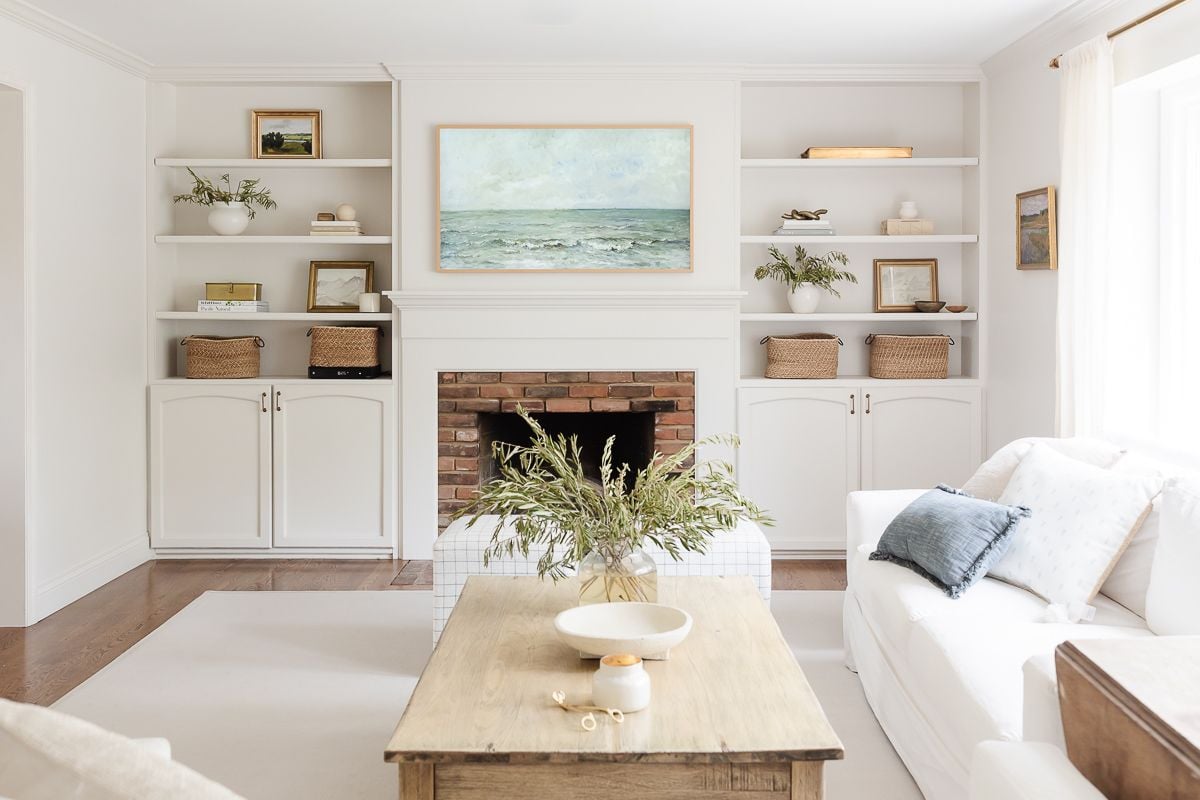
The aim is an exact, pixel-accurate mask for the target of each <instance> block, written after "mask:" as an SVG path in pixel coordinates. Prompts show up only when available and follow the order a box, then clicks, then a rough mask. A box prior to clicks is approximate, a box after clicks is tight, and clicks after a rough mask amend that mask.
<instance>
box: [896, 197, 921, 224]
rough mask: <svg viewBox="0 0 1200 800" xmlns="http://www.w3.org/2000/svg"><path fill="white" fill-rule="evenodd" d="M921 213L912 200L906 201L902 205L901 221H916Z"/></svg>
mask: <svg viewBox="0 0 1200 800" xmlns="http://www.w3.org/2000/svg"><path fill="white" fill-rule="evenodd" d="M920 213H921V212H920V211H918V210H917V204H916V203H914V202H913V201H912V200H905V201H904V202H903V203H901V204H900V219H916V218H917V216H918V215H919V214H920Z"/></svg>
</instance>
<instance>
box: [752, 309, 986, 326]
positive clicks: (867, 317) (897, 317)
mask: <svg viewBox="0 0 1200 800" xmlns="http://www.w3.org/2000/svg"><path fill="white" fill-rule="evenodd" d="M739 316H740V318H741V320H742V322H929V323H937V324H942V323H946V322H974V321H975V320H977V319H979V315H978V314H977V313H976V312H974V311H963V312H961V313H959V314H953V313H951V312H949V311H940V312H937V313H929V314H924V313H920V312H899V313H884V312H879V311H862V312H830V313H825V314H821V313H818V314H791V313H788V312H786V311H784V312H779V313H773V312H772V313H756V312H749V313H743V314H740V315H739Z"/></svg>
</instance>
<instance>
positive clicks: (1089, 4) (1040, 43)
mask: <svg viewBox="0 0 1200 800" xmlns="http://www.w3.org/2000/svg"><path fill="white" fill-rule="evenodd" d="M1128 2H1129V0H1079V2H1077V3H1074V4H1072V5H1070V6H1068V7H1067V8H1065V9H1063V10H1062V11H1060V12H1058V13H1057V14H1055V15H1054V16H1052V17H1050V19H1048V20H1046V21H1045V22H1043V23H1042V24H1041V25H1038V26H1036V27H1034V28H1033V29H1031V30H1029V31H1027V32H1026V33H1025V34H1023V35H1021V36H1019V37H1018V38H1016V39H1014V40H1013V41H1012V42H1010V43H1009V44H1007V45H1005V46H1004V47H1001V48H998V49H997V50H996V52H995V53H992V54H991V55H990V56H988V57H987V58H985V59H984V60H983V64H984V65H990V66H988V67H987V70H986V71H988V72H990V71H992V69H993V68H994V67H995V66H996V64H1000V63H1004V62H1007V61H1008V59H1010V58H1016V59H1025V58H1032V57H1035V56H1033V55H1032V54H1033V52H1034V51H1037V50H1043V51H1044V52H1043V53H1042V55H1041V56H1036V57H1037V58H1039V59H1040V58H1042V57H1043V56H1044V58H1045V62H1046V63H1045V64H1043V65H1042V66H1045V67H1046V68H1047V69H1048V68H1049V63H1050V59H1051V58H1053V57H1054V56H1056V55H1058V53H1055V52H1050V51H1051V50H1053V49H1054V44H1053V43H1054V42H1055V41H1056V40H1058V39H1060V38H1062V37H1063V36H1065V35H1067V34H1069V33H1071V32H1073V31H1075V30H1076V29H1078V28H1081V27H1083V26H1085V25H1087V24H1088V22H1089V21H1090V20H1092V19H1094V18H1096V17H1099V16H1101V15H1103V14H1105V13H1107V12H1109V11H1111V10H1112V9H1113V8H1115V7H1117V6H1119V5H1123V4H1126V3H1128ZM1153 5H1157V0H1153V2H1151V0H1147V1H1146V6H1147V8H1150V7H1152V6H1153ZM1133 16H1137V14H1136V13H1134V14H1133ZM993 62H996V63H993Z"/></svg>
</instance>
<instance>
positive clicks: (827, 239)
mask: <svg viewBox="0 0 1200 800" xmlns="http://www.w3.org/2000/svg"><path fill="white" fill-rule="evenodd" d="M234 238H236V237H234ZM739 239H740V241H741V243H742V244H806V245H810V246H812V245H816V246H820V245H827V244H884V243H887V244H897V245H904V244H970V243H972V242H977V241H979V236H978V235H976V234H974V233H938V234H933V235H931V236H884V235H880V234H875V235H867V236H841V235H838V236H741V237H739Z"/></svg>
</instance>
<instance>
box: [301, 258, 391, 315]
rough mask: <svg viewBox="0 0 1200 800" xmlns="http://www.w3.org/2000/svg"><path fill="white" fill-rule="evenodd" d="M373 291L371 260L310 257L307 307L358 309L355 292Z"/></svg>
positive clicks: (357, 293) (317, 309)
mask: <svg viewBox="0 0 1200 800" xmlns="http://www.w3.org/2000/svg"><path fill="white" fill-rule="evenodd" d="M373 291H375V262H374V261H310V262H309V264H308V310H309V311H343V312H345V311H358V296H359V295H360V294H363V293H365V292H373Z"/></svg>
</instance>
